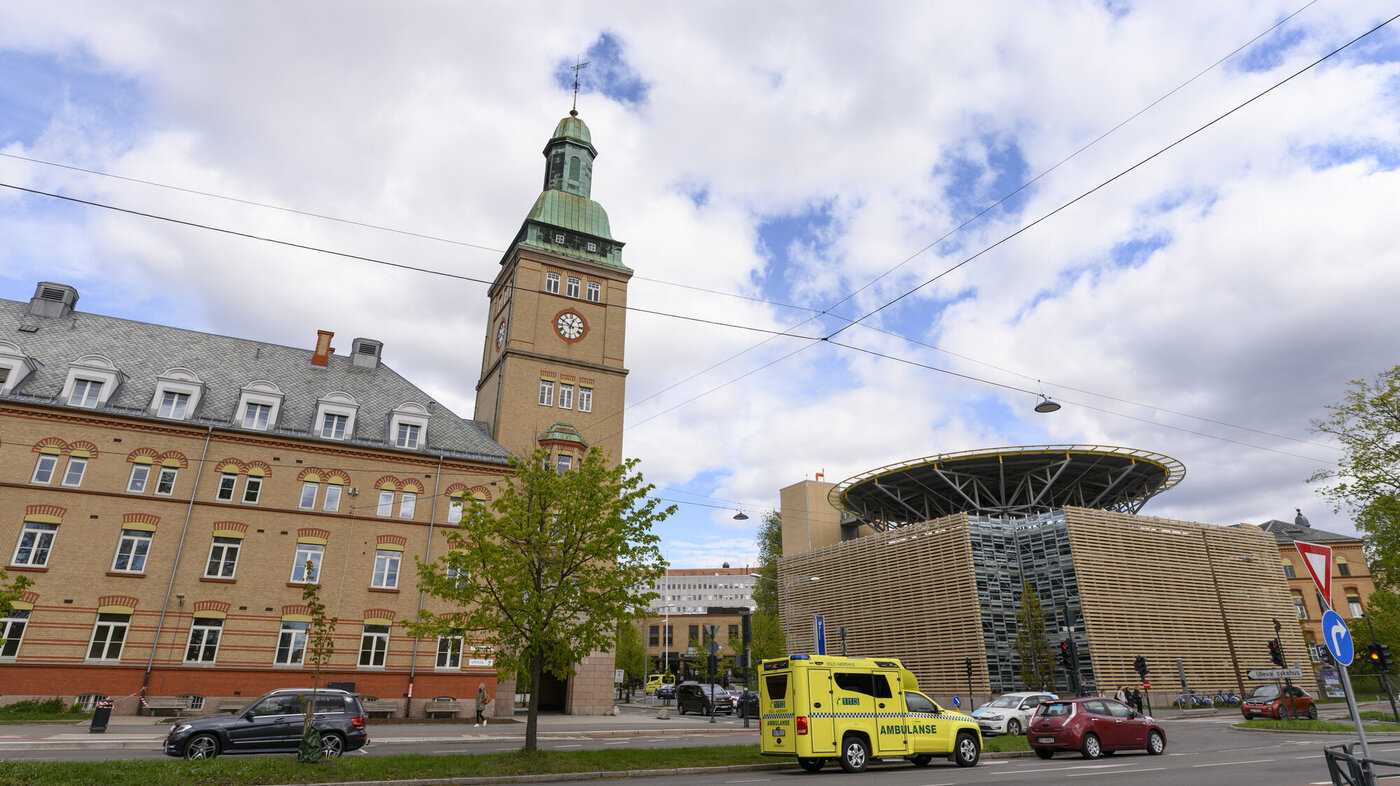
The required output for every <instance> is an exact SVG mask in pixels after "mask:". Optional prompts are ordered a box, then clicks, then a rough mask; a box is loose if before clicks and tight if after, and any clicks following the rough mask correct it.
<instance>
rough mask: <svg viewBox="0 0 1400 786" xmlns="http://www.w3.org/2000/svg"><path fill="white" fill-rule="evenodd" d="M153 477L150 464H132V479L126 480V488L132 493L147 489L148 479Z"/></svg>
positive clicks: (139, 492) (142, 491)
mask: <svg viewBox="0 0 1400 786" xmlns="http://www.w3.org/2000/svg"><path fill="white" fill-rule="evenodd" d="M150 477H151V465H150V464H132V465H131V479H130V480H128V481H127V482H126V490H127V491H129V492H131V493H132V494H141V493H144V492H145V491H146V480H147V479H148V478H150Z"/></svg>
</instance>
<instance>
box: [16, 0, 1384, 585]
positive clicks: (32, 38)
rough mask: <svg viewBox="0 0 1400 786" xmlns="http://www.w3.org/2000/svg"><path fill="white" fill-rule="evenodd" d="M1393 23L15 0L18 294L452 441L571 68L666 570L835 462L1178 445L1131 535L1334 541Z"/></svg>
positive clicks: (1172, 14) (731, 552)
mask: <svg viewBox="0 0 1400 786" xmlns="http://www.w3.org/2000/svg"><path fill="white" fill-rule="evenodd" d="M1397 11H1400V9H1397V8H1394V7H1389V6H1387V5H1385V4H1383V3H1379V2H1368V1H1367V0H1314V1H1313V2H1307V0H1281V1H1280V2H1264V1H1262V0H1261V1H1257V2H1247V3H1219V2H1215V0H1205V1H1202V2H1193V1H1190V0H1183V1H1179V2H1171V3H1165V2H1143V3H1137V2H1121V1H1115V0H1106V1H1105V2H1061V3H1037V2H988V3H956V4H954V3H919V2H862V3H837V2H831V1H830V0H822V1H821V2H805V1H804V2H796V1H795V0H794V1H793V2H771V3H751V2H743V3H740V2H710V3H685V4H681V3H647V2H608V1H606V0H603V1H601V2H592V3H587V4H582V3H578V4H574V3H567V4H566V3H534V2H521V3H501V4H483V3H451V2H421V3H412V4H405V3H391V2H335V3H331V2H293V3H286V2H270V1H269V2H247V3H136V2H92V3H84V2H72V1H70V0H43V2H24V1H20V2H7V3H4V4H0V184H3V186H0V297H4V298H8V299H11V300H28V299H29V298H30V296H31V295H32V294H33V291H34V287H35V284H36V283H37V282H38V281H55V282H59V283H65V284H71V285H73V286H75V287H76V288H77V289H78V291H79V293H80V296H81V301H80V303H79V309H80V310H83V311H88V312H92V313H101V314H107V315H112V316H120V317H127V318H132V319H139V320H143V321H150V322H158V323H161V324H166V325H173V326H177V327H182V328H188V329H192V330H201V331H208V332H213V333H220V334H225V335H233V336H239V337H243V338H250V339H256V340H260V341H270V342H275V343H280V344H285V345H289V346H300V347H306V348H308V349H309V348H311V347H312V346H313V344H314V340H315V337H316V331H317V330H319V329H324V330H331V331H334V332H335V334H336V336H337V340H338V341H340V342H341V343H343V344H346V345H348V340H349V339H351V338H353V337H356V336H365V337H370V338H376V339H379V340H382V341H383V342H384V343H385V346H384V361H385V362H386V363H387V364H388V365H390V366H391V367H393V368H394V369H395V370H397V371H398V372H400V373H401V374H403V375H404V376H406V377H407V378H409V379H410V380H412V381H413V382H415V383H416V384H418V385H419V386H420V387H422V388H424V389H425V390H426V391H427V392H428V393H429V394H430V395H432V396H434V397H435V398H436V399H437V400H438V401H440V402H442V403H443V404H445V405H447V406H448V407H450V408H451V409H452V410H453V411H455V412H457V413H458V414H460V415H463V416H466V417H470V416H471V414H472V412H473V395H474V391H473V388H474V386H475V383H476V381H477V378H478V376H479V373H480V367H481V353H482V350H483V347H484V334H485V332H486V330H487V327H486V309H487V299H486V284H484V283H481V282H483V281H490V280H491V279H492V278H494V276H495V275H496V272H497V270H498V265H499V262H500V257H501V253H502V250H503V249H504V248H505V246H506V245H507V244H508V243H510V242H511V240H512V239H513V238H514V236H515V233H516V232H517V230H518V229H519V227H520V224H521V221H522V220H523V219H524V217H525V215H526V213H527V212H528V210H529V209H530V207H531V206H532V205H533V203H534V200H535V198H536V196H538V194H539V189H540V184H541V181H542V177H543V167H544V159H543V156H542V155H541V150H542V149H543V147H544V144H545V142H546V141H547V140H548V138H549V136H550V133H551V132H552V130H553V129H554V126H555V124H556V123H557V121H558V120H559V119H560V118H561V117H564V116H565V115H566V114H567V113H568V111H569V109H570V106H571V104H572V102H573V100H574V96H573V90H572V74H573V71H572V69H571V68H570V66H572V65H574V64H575V63H577V62H580V61H587V62H588V65H587V66H586V67H585V68H584V69H582V71H581V72H580V74H581V79H580V90H579V93H578V98H577V100H578V111H579V116H580V117H581V118H582V119H583V120H584V121H585V122H586V123H587V124H588V126H589V128H590V130H591V132H592V137H593V142H594V144H595V146H596V147H597V149H598V151H599V156H598V161H597V163H596V165H595V168H594V174H593V198H594V199H596V200H597V201H598V202H599V203H601V204H602V205H603V207H604V208H606V210H607V211H608V214H609V217H610V219H611V226H612V231H613V235H614V237H616V238H618V239H620V240H622V241H624V242H625V243H626V246H625V248H624V250H623V262H624V263H625V264H627V265H628V266H630V267H631V268H632V269H633V270H634V271H635V276H634V278H633V279H632V281H631V284H630V285H629V290H628V304H629V306H631V307H633V308H635V309H637V310H635V311H631V312H629V314H628V316H627V322H628V325H627V346H626V366H627V367H628V368H629V369H630V375H629V377H628V382H627V399H628V400H627V410H626V424H627V425H626V431H625V432H624V437H623V439H624V454H625V455H626V456H627V457H635V458H637V459H639V460H640V465H639V469H640V471H641V472H642V474H643V475H644V477H645V479H646V480H647V482H649V483H652V484H654V485H655V486H656V492H655V493H656V495H657V496H659V497H661V498H663V499H665V500H668V501H671V502H674V503H675V504H676V505H677V507H678V511H677V513H676V515H675V516H673V517H672V518H671V519H669V520H667V521H666V522H664V523H663V524H661V525H660V526H659V528H658V532H659V533H660V535H661V536H662V539H663V552H664V554H665V556H666V558H667V560H668V561H669V562H670V563H671V564H672V565H673V566H675V567H687V568H704V567H719V566H720V564H721V563H723V562H729V563H731V564H734V565H736V566H737V565H743V564H751V563H752V562H753V561H754V555H755V553H756V546H755V533H756V529H757V526H758V524H759V521H760V519H761V517H762V515H763V514H764V513H766V512H767V511H769V510H773V509H776V508H777V507H778V505H779V501H778V492H779V489H781V488H783V487H786V486H789V485H792V484H794V483H798V482H800V481H802V480H810V479H814V478H815V477H816V475H817V473H823V476H824V477H825V479H827V480H829V481H840V480H843V479H846V478H849V477H852V476H855V475H858V474H861V473H864V472H867V471H869V470H872V469H875V468H878V467H881V466H885V465H888V464H894V463H898V462H903V461H907V460H910V459H916V458H919V457H923V456H932V455H937V454H942V453H952V452H959V451H968V450H976V449H987V448H993V447H998V446H1008V445H1046V444H1049V445H1068V444H1081V445H1111V446H1123V447H1128V448H1134V449H1138V450H1143V451H1149V452H1154V453H1161V454H1165V455H1167V456H1171V457H1172V458H1175V459H1177V460H1179V461H1180V462H1182V463H1183V464H1184V465H1185V468H1186V475H1185V477H1184V479H1183V481H1182V482H1181V484H1180V485H1178V486H1177V487H1176V488H1174V489H1172V490H1170V491H1167V492H1165V493H1163V494H1162V495H1160V496H1159V497H1157V498H1154V499H1153V500H1151V501H1150V502H1149V503H1148V504H1147V506H1146V507H1145V508H1144V509H1143V513H1144V514H1149V515H1155V516H1163V517H1169V518H1180V519H1186V520H1190V521H1199V522H1206V523H1213V524H1234V523H1239V522H1251V523H1262V522H1264V521H1268V520H1270V519H1275V518H1277V519H1285V520H1290V521H1291V520H1292V517H1293V515H1294V509H1295V508H1299V507H1300V508H1302V509H1303V511H1304V513H1305V514H1306V515H1307V516H1308V518H1309V519H1310V520H1311V522H1312V524H1313V525H1314V526H1317V527H1321V528H1325V529H1329V530H1332V531H1337V532H1354V529H1353V528H1352V525H1351V523H1350V520H1349V517H1348V516H1347V513H1346V511H1341V512H1334V511H1333V510H1332V507H1331V505H1330V504H1329V503H1328V502H1327V501H1326V500H1324V499H1323V498H1322V497H1321V496H1320V495H1319V494H1318V493H1317V491H1316V487H1315V484H1313V485H1310V484H1309V483H1308V482H1307V479H1308V478H1309V476H1311V475H1312V474H1313V473H1314V472H1316V471H1317V470H1319V469H1325V468H1327V467H1329V466H1335V462H1336V461H1337V459H1338V457H1339V456H1340V453H1339V452H1338V450H1337V447H1336V445H1335V443H1333V442H1331V441H1329V440H1327V439H1324V438H1323V437H1321V436H1320V435H1317V434H1315V433H1313V432H1312V431H1311V428H1310V424H1311V422H1312V421H1313V420H1315V419H1317V418H1321V417H1324V416H1325V415H1326V406H1327V405H1328V404H1331V403H1334V402H1337V401H1339V400H1340V399H1341V398H1342V396H1343V394H1344V393H1345V390H1346V387H1347V384H1348V382H1349V381H1350V380H1354V379H1359V378H1367V377H1371V376H1374V375H1375V374H1376V373H1378V372H1380V371H1382V370H1384V369H1388V368H1391V367H1392V366H1394V365H1395V364H1396V363H1397V362H1400V359H1397V353H1396V349H1397V347H1400V342H1397V337H1398V336H1400V308H1397V307H1396V306H1395V302H1396V300H1397V296H1400V231H1398V230H1397V226H1400V222H1397V220H1396V217H1397V209H1400V171H1397V165H1400V133H1398V132H1400V128H1397V126H1398V125H1400V22H1395V23H1391V24H1388V25H1384V26H1382V27H1381V28H1380V29H1378V30H1375V31H1374V32H1369V35H1368V34H1367V33H1368V31H1372V29H1373V28H1376V27H1377V26H1378V25H1383V24H1384V23H1385V22H1386V21H1387V20H1388V19H1390V17H1391V16H1393V15H1394V14H1396V13H1397ZM1358 37H1361V38H1360V40H1358V41H1356V42H1355V43H1352V44H1351V45H1350V46H1347V47H1346V48H1344V49H1341V51H1336V50H1338V49H1339V48H1341V47H1343V46H1344V45H1346V44H1347V43H1348V42H1351V41H1353V39H1357V38H1358ZM1319 61H1320V62H1319ZM99 173H100V174H99ZM15 187H21V188H27V189H33V190H38V191H43V192H49V193H52V194H59V195H63V196H65V197H70V198H73V199H78V200H86V201H89V202H97V203H101V204H104V205H111V206H116V207H120V208H122V209H123V210H125V211H132V212H117V211H112V210H107V209H103V208H98V207H93V206H90V205H85V204H82V203H79V202H73V201H68V200H63V199H58V198H55V197H50V196H41V195H36V194H33V193H28V192H23V191H19V190H17V189H16V188H15ZM141 214H148V215H141ZM149 216H161V217H166V218H172V219H177V220H179V221H182V222H187V223H186V224H175V223H171V222H169V221H163V220H159V219H157V218H152V217H149ZM191 225H197V226H191ZM211 228H220V229H226V230H231V231H233V232H238V233H243V235H252V236H256V237H257V238H267V239H276V240H281V241H286V242H288V243H295V244H300V245H302V246H310V247H313V248H315V249H326V250H330V251H335V252H339V253H341V254H348V255H354V256H356V257H367V258H370V259H373V260H379V261H382V262H388V263H393V264H394V265H406V266H411V267H413V268H419V269H422V270H425V271H435V272H436V273H443V274H446V275H436V274H435V273H434V272H421V271H416V270H409V269H404V268H402V267H392V266H389V265H384V264H376V263H375V262H370V261H363V260H360V259H352V258H348V257H346V256H337V255H333V254H327V253H322V252H320V251H315V250H306V249H298V248H292V247H289V246H286V245H279V244H274V243H270V242H267V241H265V240H259V239H254V238H251V237H247V236H240V235H233V234H229V233H227V232H217V231H213V230H212V229H211ZM1042 394H1044V395H1047V396H1049V397H1051V398H1053V399H1055V400H1056V401H1058V402H1060V403H1061V404H1062V405H1063V408H1062V409H1061V410H1060V411H1058V412H1055V413H1053V414H1038V413H1036V412H1034V410H1033V407H1034V405H1035V404H1036V403H1037V402H1038V401H1039V398H1040V396H1041V395H1042ZM740 510H742V511H744V512H745V513H746V514H747V515H748V519H747V520H745V521H736V520H735V519H734V518H733V517H734V515H735V513H736V512H738V511H740Z"/></svg>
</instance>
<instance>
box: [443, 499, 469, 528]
mask: <svg viewBox="0 0 1400 786" xmlns="http://www.w3.org/2000/svg"><path fill="white" fill-rule="evenodd" d="M466 504H467V498H466V497H449V498H448V500H447V523H448V524H460V523H461V522H462V510H463V507H464V506H465V505H466Z"/></svg>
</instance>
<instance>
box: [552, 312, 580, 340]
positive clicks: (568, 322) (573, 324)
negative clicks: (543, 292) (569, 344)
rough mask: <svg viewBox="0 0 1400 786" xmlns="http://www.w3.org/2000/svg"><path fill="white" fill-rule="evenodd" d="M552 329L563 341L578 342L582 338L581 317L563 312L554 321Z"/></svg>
mask: <svg viewBox="0 0 1400 786" xmlns="http://www.w3.org/2000/svg"><path fill="white" fill-rule="evenodd" d="M554 329H555V330H556V331H558V332H559V337H560V338H562V339H564V340H565V341H578V340H579V339H580V338H583V331H584V323H583V317H581V316H579V315H578V314H576V313H574V312H572V311H565V312H564V313H562V314H560V315H559V317H558V318H557V319H555V320H554Z"/></svg>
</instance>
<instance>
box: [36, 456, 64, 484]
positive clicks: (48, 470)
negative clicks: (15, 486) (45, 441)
mask: <svg viewBox="0 0 1400 786" xmlns="http://www.w3.org/2000/svg"><path fill="white" fill-rule="evenodd" d="M57 467H58V456H57V455H56V454H54V453H40V454H39V460H38V461H37V462H35V463H34V476H33V477H32V478H30V479H29V482H30V483H43V484H45V485H47V484H49V483H52V482H53V471H54V470H55V469H56V468H57Z"/></svg>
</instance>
